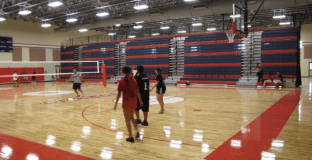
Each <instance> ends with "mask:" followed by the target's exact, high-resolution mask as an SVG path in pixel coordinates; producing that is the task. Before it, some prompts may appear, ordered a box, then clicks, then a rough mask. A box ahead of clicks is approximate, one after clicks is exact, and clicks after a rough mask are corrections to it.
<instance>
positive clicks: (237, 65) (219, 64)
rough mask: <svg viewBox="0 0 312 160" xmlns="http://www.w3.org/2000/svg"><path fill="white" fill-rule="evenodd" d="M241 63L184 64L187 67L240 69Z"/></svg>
mask: <svg viewBox="0 0 312 160" xmlns="http://www.w3.org/2000/svg"><path fill="white" fill-rule="evenodd" d="M241 65H242V64H241V63H202V64H184V66H185V67H240V66H241Z"/></svg>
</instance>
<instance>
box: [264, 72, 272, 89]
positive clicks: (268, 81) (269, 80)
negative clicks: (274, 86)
mask: <svg viewBox="0 0 312 160" xmlns="http://www.w3.org/2000/svg"><path fill="white" fill-rule="evenodd" d="M272 82H273V77H272V76H271V74H270V73H269V74H268V79H267V80H264V83H263V87H266V84H267V83H272Z"/></svg>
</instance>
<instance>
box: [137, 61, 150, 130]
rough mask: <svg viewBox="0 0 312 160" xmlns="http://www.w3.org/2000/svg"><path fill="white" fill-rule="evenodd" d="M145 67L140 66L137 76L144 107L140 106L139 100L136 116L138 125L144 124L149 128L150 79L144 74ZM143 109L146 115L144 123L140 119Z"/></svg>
mask: <svg viewBox="0 0 312 160" xmlns="http://www.w3.org/2000/svg"><path fill="white" fill-rule="evenodd" d="M143 71H144V67H143V66H141V65H140V66H138V67H137V70H136V74H135V77H134V78H135V79H136V81H137V83H138V86H139V92H140V94H141V97H142V101H143V104H144V105H143V107H141V106H140V104H139V99H138V103H137V104H138V105H137V108H136V112H135V114H136V116H137V124H142V125H144V126H148V122H147V117H148V112H149V78H148V76H147V75H146V74H144V73H143ZM141 109H142V111H143V115H144V121H143V122H142V121H141V119H140V113H139V111H140V110H141Z"/></svg>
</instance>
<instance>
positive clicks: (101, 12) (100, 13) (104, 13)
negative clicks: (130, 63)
mask: <svg viewBox="0 0 312 160" xmlns="http://www.w3.org/2000/svg"><path fill="white" fill-rule="evenodd" d="M96 16H98V17H105V16H109V12H108V7H106V6H103V7H100V8H98V11H97V14H96Z"/></svg>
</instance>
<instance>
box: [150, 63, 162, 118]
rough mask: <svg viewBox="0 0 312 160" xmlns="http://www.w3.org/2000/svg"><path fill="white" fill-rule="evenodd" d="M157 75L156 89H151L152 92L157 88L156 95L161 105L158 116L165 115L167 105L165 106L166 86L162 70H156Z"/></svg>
mask: <svg viewBox="0 0 312 160" xmlns="http://www.w3.org/2000/svg"><path fill="white" fill-rule="evenodd" d="M155 73H156V74H157V77H156V83H155V85H154V87H153V88H152V89H151V91H152V90H153V89H154V88H155V87H157V88H156V95H157V101H158V103H159V105H160V111H159V112H158V114H163V113H164V111H165V104H164V94H165V93H166V85H165V83H164V80H163V77H162V74H161V69H160V68H156V70H155Z"/></svg>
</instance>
